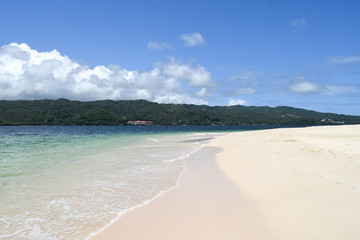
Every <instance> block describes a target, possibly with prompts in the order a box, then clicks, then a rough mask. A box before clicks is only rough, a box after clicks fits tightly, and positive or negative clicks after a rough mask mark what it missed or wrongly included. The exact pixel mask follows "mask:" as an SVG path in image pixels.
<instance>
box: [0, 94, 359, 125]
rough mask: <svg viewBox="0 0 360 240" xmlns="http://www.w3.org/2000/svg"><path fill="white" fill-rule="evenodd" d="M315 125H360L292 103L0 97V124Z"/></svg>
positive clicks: (347, 117) (348, 118) (354, 118)
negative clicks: (141, 122) (160, 101)
mask: <svg viewBox="0 0 360 240" xmlns="http://www.w3.org/2000/svg"><path fill="white" fill-rule="evenodd" d="M137 120H139V121H152V122H153V124H154V125H211V124H212V125H320V124H359V123H360V116H350V115H343V114H334V113H320V112H316V111H310V110H305V109H299V108H293V107H286V106H281V107H275V108H272V107H266V106H263V107H258V106H240V105H238V106H207V105H189V104H159V103H154V102H149V101H146V100H120V101H113V100H102V101H90V102H81V101H70V100H67V99H58V100H29V101H27V100H17V101H5V100H2V101H0V125H126V124H127V122H128V121H137Z"/></svg>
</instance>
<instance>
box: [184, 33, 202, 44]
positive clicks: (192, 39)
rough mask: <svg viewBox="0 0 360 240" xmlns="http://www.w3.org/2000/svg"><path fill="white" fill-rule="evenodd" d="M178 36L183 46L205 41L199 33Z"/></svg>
mask: <svg viewBox="0 0 360 240" xmlns="http://www.w3.org/2000/svg"><path fill="white" fill-rule="evenodd" d="M180 38H181V39H182V40H183V41H184V44H185V46H188V47H192V46H196V45H200V44H204V43H205V39H204V38H203V37H202V36H201V34H200V33H188V34H182V35H181V36H180Z"/></svg>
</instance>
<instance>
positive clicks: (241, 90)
mask: <svg viewBox="0 0 360 240" xmlns="http://www.w3.org/2000/svg"><path fill="white" fill-rule="evenodd" d="M236 93H237V94H242V95H251V94H254V93H255V89H253V88H238V89H236Z"/></svg>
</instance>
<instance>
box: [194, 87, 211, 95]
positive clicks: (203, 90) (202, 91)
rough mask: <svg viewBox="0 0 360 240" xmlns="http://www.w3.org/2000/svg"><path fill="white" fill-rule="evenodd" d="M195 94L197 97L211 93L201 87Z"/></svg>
mask: <svg viewBox="0 0 360 240" xmlns="http://www.w3.org/2000/svg"><path fill="white" fill-rule="evenodd" d="M196 96H199V97H209V96H211V93H210V92H209V91H208V90H207V89H206V88H201V89H200V90H199V91H198V92H197V93H196Z"/></svg>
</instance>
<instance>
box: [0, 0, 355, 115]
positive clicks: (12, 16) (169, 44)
mask: <svg viewBox="0 0 360 240" xmlns="http://www.w3.org/2000/svg"><path fill="white" fill-rule="evenodd" d="M0 9H1V14H0V99H1V100H18V99H27V100H32V99H58V98H67V99H71V100H81V101H92V100H103V99H113V100H133V99H146V100H149V101H154V102H159V103H187V104H207V105H211V106H214V105H217V106H229V105H246V106H271V107H275V106H292V107H298V108H305V109H309V110H315V111H320V112H334V113H341V114H351V115H360V44H359V43H360V14H359V12H360V1H347V0H342V1H340V0H336V1H335V0H326V1H322V0H317V1H307V0H303V1H291V0H289V1H280V0H278V1H277V0H272V1H270V0H264V1H262V0H252V1H251V0H247V1H246V0H244V1H240V0H238V1H230V0H222V1H209V0H207V1H202V0H192V1H188V0H182V1H170V0H167V1H165V0H152V1H150V0H147V1H143V0H119V1H110V0H102V1H91V0H87V1H83V0H76V1H67V0H61V1H59V0H52V1H48V0H46V1H40V0H33V1H25V0H24V1H20V0H1V1H0Z"/></svg>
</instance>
